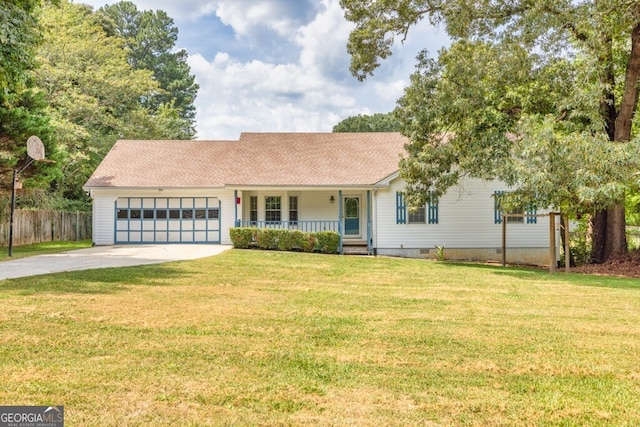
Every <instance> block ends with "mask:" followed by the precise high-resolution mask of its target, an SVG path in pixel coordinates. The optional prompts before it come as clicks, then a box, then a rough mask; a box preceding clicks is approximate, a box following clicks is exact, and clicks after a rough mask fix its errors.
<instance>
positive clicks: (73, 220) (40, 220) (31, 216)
mask: <svg viewBox="0 0 640 427" xmlns="http://www.w3.org/2000/svg"><path fill="white" fill-rule="evenodd" d="M86 239H91V213H90V212H59V211H30V210H21V209H17V210H16V211H15V213H14V219H13V244H14V245H16V246H19V245H29V244H32V243H41V242H53V241H73V240H86ZM0 245H1V246H7V245H9V213H8V212H7V214H6V215H4V216H2V221H0Z"/></svg>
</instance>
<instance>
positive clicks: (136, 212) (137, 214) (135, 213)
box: [129, 209, 142, 219]
mask: <svg viewBox="0 0 640 427" xmlns="http://www.w3.org/2000/svg"><path fill="white" fill-rule="evenodd" d="M141 217H142V212H141V211H140V209H131V210H130V211H129V218H131V219H140V218H141Z"/></svg>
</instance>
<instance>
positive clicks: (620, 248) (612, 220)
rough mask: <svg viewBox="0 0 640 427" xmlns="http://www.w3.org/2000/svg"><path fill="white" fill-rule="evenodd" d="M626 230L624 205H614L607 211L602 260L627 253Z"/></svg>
mask: <svg viewBox="0 0 640 427" xmlns="http://www.w3.org/2000/svg"><path fill="white" fill-rule="evenodd" d="M627 251H628V248H627V230H626V221H625V217H624V205H616V206H614V207H613V208H611V209H609V210H608V211H607V240H606V242H605V246H604V259H605V260H608V259H610V258H612V257H615V256H616V255H620V254H624V253H627Z"/></svg>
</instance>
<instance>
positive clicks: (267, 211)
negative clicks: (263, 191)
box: [264, 196, 282, 222]
mask: <svg viewBox="0 0 640 427" xmlns="http://www.w3.org/2000/svg"><path fill="white" fill-rule="evenodd" d="M281 208H282V197H280V196H267V197H265V204H264V219H265V221H267V222H280V221H282V210H281Z"/></svg>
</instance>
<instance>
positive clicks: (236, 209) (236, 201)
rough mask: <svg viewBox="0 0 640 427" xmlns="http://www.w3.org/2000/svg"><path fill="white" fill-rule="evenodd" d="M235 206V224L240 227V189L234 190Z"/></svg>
mask: <svg viewBox="0 0 640 427" xmlns="http://www.w3.org/2000/svg"><path fill="white" fill-rule="evenodd" d="M233 208H234V211H235V221H234V224H235V225H236V227H239V226H240V224H238V190H233Z"/></svg>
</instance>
